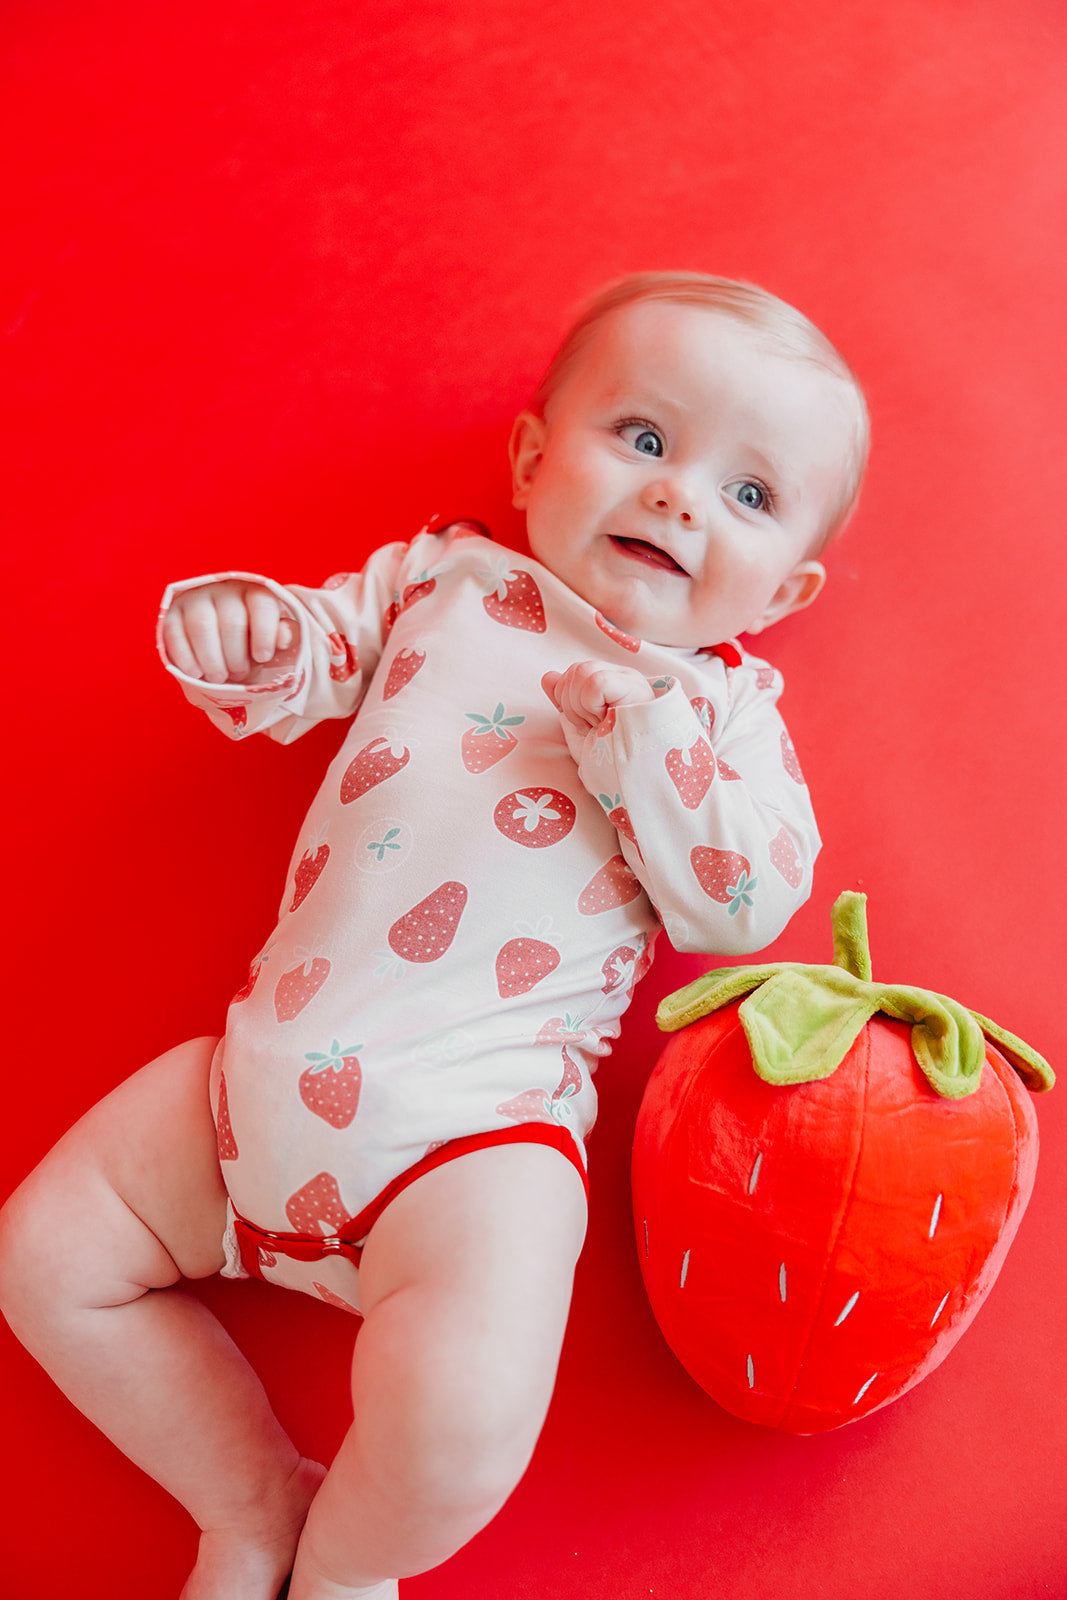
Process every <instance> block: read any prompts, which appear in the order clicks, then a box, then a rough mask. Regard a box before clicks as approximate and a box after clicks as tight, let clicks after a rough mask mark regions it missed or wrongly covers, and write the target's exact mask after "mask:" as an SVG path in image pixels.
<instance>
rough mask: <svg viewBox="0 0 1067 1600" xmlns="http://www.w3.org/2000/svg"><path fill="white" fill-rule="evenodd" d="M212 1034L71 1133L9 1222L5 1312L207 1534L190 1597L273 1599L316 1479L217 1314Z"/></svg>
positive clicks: (219, 1223)
mask: <svg viewBox="0 0 1067 1600" xmlns="http://www.w3.org/2000/svg"><path fill="white" fill-rule="evenodd" d="M213 1044H214V1041H213V1040H210V1039H197V1040H193V1041H191V1042H190V1043H189V1044H186V1045H182V1046H180V1047H179V1048H178V1049H177V1050H171V1051H170V1052H168V1054H167V1055H165V1056H161V1057H160V1058H159V1060H158V1061H154V1062H153V1063H152V1064H151V1065H150V1066H148V1067H145V1068H144V1069H143V1070H142V1071H141V1072H138V1073H136V1074H135V1075H134V1076H133V1077H131V1078H129V1079H128V1080H127V1081H126V1082H125V1083H123V1084H121V1085H120V1086H119V1088H118V1089H116V1090H115V1091H114V1093H113V1094H111V1095H109V1096H108V1097H107V1099H105V1100H103V1101H101V1103H100V1104H99V1105H98V1106H96V1107H94V1109H93V1110H92V1111H90V1112H89V1113H88V1114H87V1115H86V1116H85V1117H83V1119H82V1120H81V1122H79V1123H78V1124H77V1126H76V1127H74V1128H73V1129H72V1130H71V1131H70V1133H68V1134H67V1135H66V1136H65V1138H63V1139H62V1140H61V1141H60V1142H59V1144H58V1145H57V1146H56V1148H55V1149H54V1150H53V1151H52V1153H51V1154H50V1155H49V1156H47V1157H46V1158H45V1160H44V1161H43V1162H42V1163H41V1165H40V1166H39V1167H38V1168H37V1170H36V1171H35V1172H33V1173H31V1175H30V1177H29V1178H27V1180H26V1182H25V1183H24V1184H23V1185H22V1187H21V1188H20V1189H19V1190H18V1191H17V1192H16V1193H15V1195H14V1196H13V1197H12V1199H11V1200H10V1201H9V1202H8V1204H7V1206H6V1207H5V1209H4V1212H3V1215H2V1218H0V1301H2V1306H3V1311H4V1314H5V1315H6V1317H7V1319H8V1321H9V1322H10V1324H11V1326H12V1328H13V1330H14V1332H15V1333H16V1334H17V1335H18V1337H19V1338H20V1339H21V1340H22V1341H23V1343H24V1344H25V1345H26V1346H27V1348H28V1349H29V1350H30V1351H31V1352H32V1353H33V1354H34V1355H35V1356H36V1357H37V1359H38V1361H40V1362H41V1364H42V1366H44V1367H45V1369H46V1370H47V1371H48V1372H49V1373H50V1374H51V1375H52V1377H53V1378H54V1379H55V1381H56V1382H57V1383H58V1385H59V1387H60V1388H61V1389H62V1390H63V1391H64V1392H65V1393H66V1394H67V1395H68V1396H69V1397H70V1399H71V1400H73V1402H74V1404H75V1405H76V1406H78V1408H79V1409H80V1410H81V1411H83V1412H84V1413H85V1415H86V1416H88V1417H89V1418H91V1420H92V1421H93V1422H95V1423H96V1424H97V1426H98V1427H99V1428H101V1429H102V1430H103V1432H104V1433H106V1434H107V1435H108V1437H109V1438H110V1439H112V1440H113V1441H114V1443H115V1444H117V1445H118V1447H119V1449H120V1450H122V1451H124V1452H125V1454H126V1455H127V1456H129V1457H130V1459H131V1460H132V1461H134V1462H136V1463H137V1465H138V1466H140V1467H142V1468H143V1469H144V1470H145V1471H146V1472H148V1473H149V1474H150V1475H151V1476H152V1477H153V1478H155V1479H156V1480H157V1481H158V1482H159V1483H161V1484H162V1485H163V1486H164V1488H166V1489H168V1490H169V1491H170V1493H171V1494H173V1495H174V1496H175V1497H176V1498H177V1499H178V1500H179V1501H181V1503H182V1504H183V1505H184V1506H185V1507H186V1508H187V1510H188V1511H189V1512H190V1513H191V1514H192V1516H193V1517H194V1518H195V1520H196V1521H197V1523H198V1524H199V1525H200V1527H201V1529H203V1530H204V1532H203V1536H202V1538H201V1546H200V1559H199V1561H198V1563H197V1567H196V1569H195V1571H194V1573H193V1575H192V1577H191V1578H190V1580H189V1583H188V1585H187V1586H186V1589H185V1591H184V1594H185V1596H186V1597H187V1600H273V1597H274V1595H275V1594H276V1592H277V1589H278V1587H279V1585H280V1584H281V1582H282V1579H283V1578H284V1576H285V1574H286V1572H287V1571H288V1570H289V1567H290V1565H291V1563H292V1557H293V1552H294V1550H295V1547H296V1542H297V1538H298V1536H299V1531H300V1527H301V1526H302V1523H303V1520H304V1517H305V1515H306V1513H307V1507H308V1504H309V1503H310V1500H311V1498H312V1496H313V1494H314V1492H315V1489H316V1487H317V1485H318V1482H319V1481H320V1479H321V1475H322V1473H321V1469H320V1468H317V1467H315V1465H314V1464H313V1463H305V1462H302V1461H301V1459H300V1457H299V1456H298V1454H297V1452H296V1450H295V1448H294V1447H293V1445H292V1443H291V1442H290V1440H289V1439H288V1438H287V1436H286V1435H285V1433H284V1432H283V1431H282V1429H281V1427H280V1425H279V1424H278V1422H277V1420H276V1419H275V1417H274V1415H273V1413H272V1412H271V1410H270V1407H269V1405H268V1402H267V1398H266V1395H265V1394H264V1392H263V1389H262V1386H261V1385H260V1383H259V1380H258V1378H257V1377H256V1376H255V1374H254V1373H253V1371H252V1369H251V1368H250V1367H249V1365H248V1363H247V1362H246V1360H245V1358H244V1357H243V1355H241V1353H240V1351H239V1350H238V1349H237V1347H236V1345H234V1344H233V1342H232V1341H231V1340H230V1338H229V1336H228V1334H226V1333H225V1332H224V1330H223V1329H222V1328H221V1326H220V1325H219V1323H218V1322H217V1321H216V1319H215V1318H214V1317H213V1316H212V1315H211V1314H210V1312H208V1311H207V1309H206V1308H205V1307H204V1306H203V1305H202V1304H201V1303H200V1302H199V1301H198V1300H196V1299H195V1298H194V1297H193V1296H191V1295H189V1294H187V1293H186V1292H184V1291H183V1290H182V1289H181V1288H180V1287H178V1286H177V1284H178V1279H179V1278H180V1277H183V1276H184V1277H188V1278H201V1277H207V1276H209V1275H210V1274H212V1273H215V1272H217V1271H218V1270H219V1268H220V1267H221V1266H222V1261H223V1257H222V1233H223V1226H224V1223H225V1207H226V1196H225V1192H224V1189H223V1185H222V1178H221V1173H220V1169H219V1163H218V1154H217V1149H216V1140H215V1128H214V1124H213V1122H212V1118H211V1110H210V1105H209V1102H208V1072H209V1067H210V1062H211V1053H212V1047H213Z"/></svg>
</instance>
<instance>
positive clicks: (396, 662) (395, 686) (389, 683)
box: [382, 650, 426, 700]
mask: <svg viewBox="0 0 1067 1600" xmlns="http://www.w3.org/2000/svg"><path fill="white" fill-rule="evenodd" d="M425 663H426V652H425V650H400V651H398V652H397V654H396V655H395V656H394V657H393V659H392V662H391V663H390V666H389V673H388V676H387V677H386V680H385V688H384V689H383V690H382V699H383V700H391V699H392V698H393V696H394V695H395V694H399V693H400V691H401V689H402V688H403V687H404V685H405V684H408V683H410V682H411V680H412V678H413V677H414V676H415V674H416V672H418V671H419V669H420V668H421V667H423V666H424V665H425Z"/></svg>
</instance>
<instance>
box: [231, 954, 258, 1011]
mask: <svg viewBox="0 0 1067 1600" xmlns="http://www.w3.org/2000/svg"><path fill="white" fill-rule="evenodd" d="M263 961H264V956H256V958H255V960H254V961H253V962H252V964H251V965H250V967H249V969H248V977H247V978H246V979H245V981H244V983H243V984H242V985H241V987H240V988H239V989H238V991H237V993H236V994H235V995H234V997H233V998H234V1000H247V999H248V997H249V995H250V994H251V993H252V990H253V989H254V988H255V986H256V979H257V978H258V977H259V969H260V967H261V966H262V965H263ZM231 1003H232V1002H231Z"/></svg>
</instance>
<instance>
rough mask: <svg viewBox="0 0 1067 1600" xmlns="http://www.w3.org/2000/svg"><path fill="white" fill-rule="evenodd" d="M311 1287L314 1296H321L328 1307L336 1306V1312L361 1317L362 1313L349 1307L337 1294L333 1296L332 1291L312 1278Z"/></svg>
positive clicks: (353, 1307) (351, 1306)
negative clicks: (345, 1312)
mask: <svg viewBox="0 0 1067 1600" xmlns="http://www.w3.org/2000/svg"><path fill="white" fill-rule="evenodd" d="M311 1287H312V1288H313V1289H314V1291H315V1293H316V1294H318V1295H321V1296H322V1298H323V1300H325V1302H326V1304H327V1305H328V1306H336V1307H337V1309H338V1311H348V1312H351V1314H352V1316H354V1317H361V1316H362V1315H363V1313H362V1311H357V1309H356V1307H355V1306H353V1305H349V1303H348V1301H347V1300H343V1299H342V1298H341V1296H340V1295H339V1294H334V1292H333V1290H332V1289H327V1287H326V1285H325V1284H324V1283H319V1282H318V1280H317V1279H315V1278H312V1280H311Z"/></svg>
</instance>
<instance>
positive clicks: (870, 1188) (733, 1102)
mask: <svg viewBox="0 0 1067 1600" xmlns="http://www.w3.org/2000/svg"><path fill="white" fill-rule="evenodd" d="M833 922H834V962H833V965H832V966H825V967H821V966H802V965H799V964H794V963H787V964H779V965H774V966H762V967H729V968H725V969H723V970H721V971H718V972H711V973H708V974H707V975H706V976H705V977H703V978H701V979H699V980H698V981H697V982H696V983H693V984H690V985H689V986H688V987H687V988H685V989H681V990H679V991H678V992H677V993H676V994H673V995H671V996H669V997H668V998H667V999H666V1000H665V1001H664V1002H663V1004H662V1005H661V1006H660V1010H659V1015H658V1019H657V1020H658V1022H659V1025H660V1027H661V1028H663V1029H665V1030H667V1031H669V1032H673V1031H676V1030H682V1031H680V1032H678V1036H677V1037H676V1038H675V1039H673V1040H672V1041H671V1043H670V1044H669V1045H668V1046H667V1048H666V1050H665V1051H664V1053H663V1055H662V1056H661V1058H660V1060H659V1062H658V1064H657V1066H656V1068H655V1070H654V1071H653V1073H652V1076H651V1078H650V1079H649V1082H648V1086H647V1089H646V1091H645V1096H644V1100H643V1102H642V1105H641V1110H640V1113H639V1116H638V1120H637V1132H636V1136H635V1140H634V1154H633V1195H634V1220H635V1224H636V1230H637V1248H638V1255H639V1258H640V1261H641V1270H642V1272H643V1274H644V1279H645V1287H646V1289H647V1291H648V1296H649V1299H650V1301H651V1303H652V1309H653V1311H654V1312H655V1315H656V1320H657V1321H658V1323H659V1325H660V1328H661V1329H662V1331H663V1334H664V1336H665V1338H666V1339H667V1342H668V1344H669V1345H670V1346H671V1348H672V1349H673V1350H674V1352H675V1354H676V1355H677V1356H678V1358H679V1360H680V1361H681V1362H682V1364H683V1365H684V1366H685V1367H686V1369H687V1370H688V1371H689V1373H690V1374H691V1375H692V1376H693V1377H694V1378H695V1379H696V1381H697V1382H698V1383H699V1384H701V1386H702V1387H703V1388H704V1389H706V1390H707V1392H708V1393H709V1394H710V1395H711V1396H712V1398H713V1399H715V1400H717V1401H718V1402H719V1404H720V1405H722V1406H724V1407H725V1408H726V1410H728V1411H732V1412H733V1413H734V1414H735V1415H736V1416H739V1417H742V1418H744V1419H745V1420H746V1421H749V1422H760V1423H764V1424H766V1425H767V1426H769V1427H773V1428H780V1429H783V1430H785V1431H786V1432H790V1433H804V1434H810V1433H819V1432H822V1431H823V1430H825V1429H828V1428H835V1427H838V1426H839V1425H840V1424H842V1423H845V1422H851V1421H854V1420H855V1419H856V1418H857V1417H862V1416H865V1415H866V1414H867V1413H868V1412H870V1411H874V1410H876V1409H877V1408H878V1407H879V1406H884V1405H886V1404H887V1403H888V1402H889V1401H890V1400H895V1399H896V1398H897V1397H898V1396H899V1395H901V1394H903V1393H904V1392H905V1390H907V1389H910V1388H911V1387H912V1385H913V1384H916V1383H918V1382H919V1380H920V1378H923V1377H925V1375H926V1374H927V1373H928V1372H930V1371H932V1369H933V1368H934V1367H936V1366H937V1365H938V1364H939V1363H940V1362H941V1361H943V1360H944V1358H945V1356H946V1355H947V1354H948V1352H949V1350H950V1349H951V1348H952V1346H953V1345H954V1344H955V1343H956V1340H957V1339H958V1338H959V1337H960V1335H961V1334H962V1333H963V1331H964V1329H965V1328H966V1327H967V1325H968V1323H969V1322H970V1321H971V1319H972V1317H973V1316H974V1315H975V1313H976V1312H977V1310H978V1307H979V1306H980V1305H981V1303H982V1301H983V1300H984V1299H985V1297H986V1295H987V1294H988V1293H989V1290H990V1288H991V1287H992V1284H993V1281H994V1279H995V1278H996V1276H997V1273H998V1272H999V1270H1000V1267H1001V1265H1002V1263H1003V1260H1004V1257H1005V1255H1006V1254H1007V1251H1008V1247H1009V1245H1010V1243H1011V1240H1012V1238H1013V1237H1014V1235H1015V1231H1016V1229H1017V1227H1018V1225H1019V1221H1020V1219H1021V1217H1022V1213H1023V1211H1024V1210H1025V1208H1026V1203H1027V1201H1028V1200H1029V1198H1030V1192H1031V1190H1032V1188H1033V1182H1034V1174H1035V1171H1036V1167H1037V1121H1036V1118H1035V1115H1034V1111H1033V1107H1032V1106H1031V1104H1030V1098H1029V1095H1028V1094H1027V1093H1026V1089H1031V1090H1040V1089H1048V1088H1051V1086H1052V1083H1053V1081H1054V1079H1053V1074H1052V1071H1051V1069H1050V1067H1049V1066H1048V1064H1047V1062H1045V1061H1044V1060H1042V1058H1041V1057H1040V1056H1039V1055H1037V1053H1036V1052H1035V1051H1033V1050H1031V1049H1030V1048H1029V1046H1027V1045H1025V1044H1023V1043H1022V1041H1021V1040H1019V1039H1016V1038H1014V1037H1013V1036H1012V1035H1011V1034H1009V1033H1006V1032H1005V1031H1004V1030H1003V1029H1002V1028H998V1027H997V1026H996V1024H995V1023H992V1022H990V1021H989V1020H988V1019H987V1018H985V1017H980V1016H978V1015H977V1014H976V1013H974V1012H970V1011H968V1010H966V1009H965V1008H964V1007H963V1006H961V1005H958V1004H957V1003H956V1002H955V1001H953V1000H948V999H945V998H944V997H943V996H941V995H935V994H931V993H928V992H927V991H925V990H921V989H914V988H906V987H902V986H896V985H889V984H879V983H872V982H871V969H870V959H869V956H868V950H867V927H866V908H865V897H864V896H862V895H857V894H843V895H842V896H841V897H840V899H839V900H838V902H837V904H836V905H835V906H834V911H833ZM1020 1080H1021V1082H1020ZM1023 1084H1025V1086H1026V1089H1024V1088H1023V1087H1022V1085H1023Z"/></svg>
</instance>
